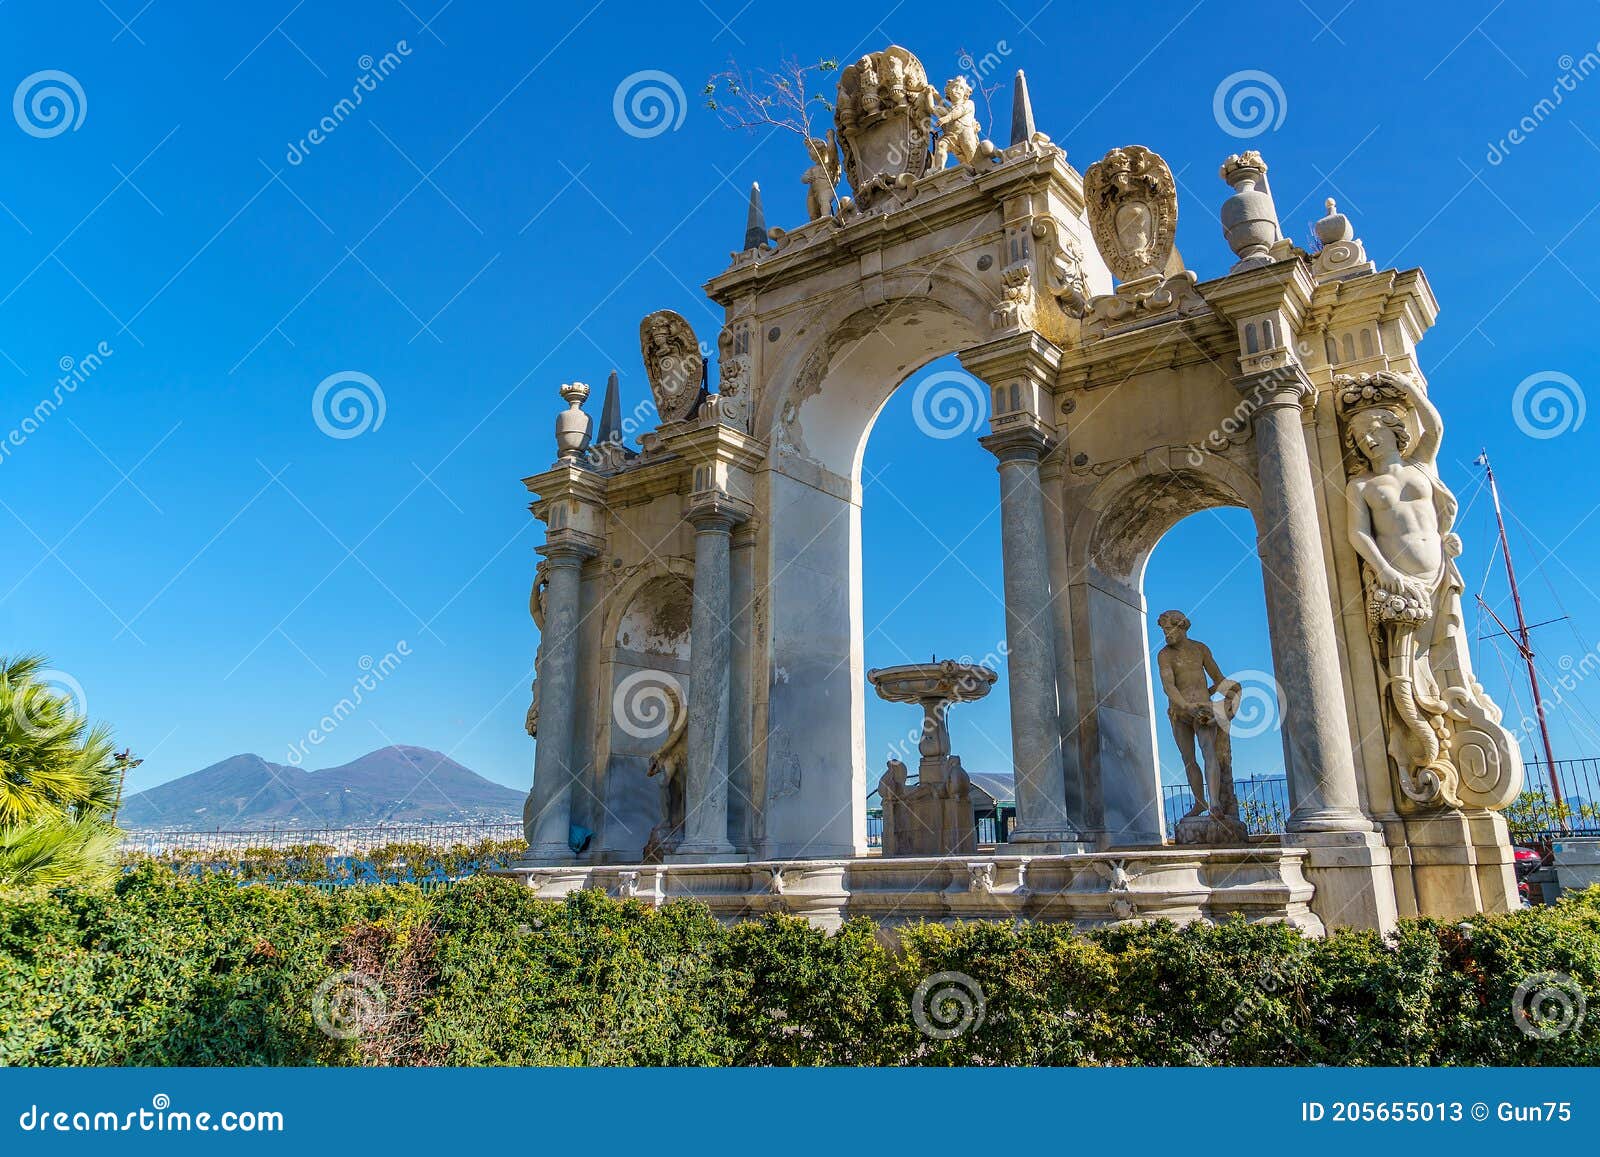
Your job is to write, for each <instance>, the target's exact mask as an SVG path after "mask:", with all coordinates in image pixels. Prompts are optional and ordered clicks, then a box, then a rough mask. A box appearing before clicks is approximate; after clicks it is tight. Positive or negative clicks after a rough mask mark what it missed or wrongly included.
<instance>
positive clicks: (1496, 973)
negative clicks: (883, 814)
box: [0, 867, 1600, 1065]
mask: <svg viewBox="0 0 1600 1157" xmlns="http://www.w3.org/2000/svg"><path fill="white" fill-rule="evenodd" d="M886 939H888V938H885V937H883V936H880V935H879V933H878V931H877V930H876V929H875V928H874V927H873V926H872V925H871V924H869V923H867V922H865V921H855V922H852V923H850V924H848V925H846V926H845V927H844V928H843V929H842V930H840V931H839V932H836V933H834V934H832V935H826V934H823V933H819V932H817V931H815V930H813V929H811V928H810V927H809V926H808V925H807V924H806V923H805V922H804V921H802V920H797V919H794V918H789V917H781V916H774V917H769V918H767V919H764V920H761V921H751V922H748V923H743V924H739V925H736V926H733V927H724V926H722V925H720V924H718V923H717V921H716V920H714V919H713V918H712V917H711V915H710V913H709V912H708V911H707V910H706V909H705V908H703V907H701V906H698V905H694V904H687V903H674V904H669V905H667V906H666V907H664V908H662V909H660V910H659V911H654V910H650V909H647V908H645V907H643V906H642V905H640V904H638V903H636V902H631V901H630V902H619V901H614V900H609V899H606V898H605V897H603V896H599V895H597V894H594V893H580V894H578V895H575V896H573V897H571V898H569V899H568V900H566V901H565V902H563V903H555V902H550V901H541V900H539V899H537V898H536V896H535V895H534V893H533V892H532V891H531V890H529V889H527V888H524V887H521V886H519V885H516V884H514V883H512V882H510V881H507V880H502V879H492V878H477V879H472V880H468V881H464V882H462V883H460V884H457V885H455V886H453V887H451V888H448V889H446V890H444V891H441V892H437V893H433V894H431V895H423V894H422V893H421V892H420V891H419V890H418V889H417V888H415V887H411V886H394V887H369V888H344V889H338V890H334V891H324V890H320V889H316V888H310V887H304V886H288V887H260V886H250V887H241V886H239V885H238V884H237V883H236V882H235V881H232V880H229V879H226V878H218V877H208V878H204V879H200V880H193V879H187V878H183V877H179V876H175V875H174V874H173V873H172V872H171V871H170V870H167V869H163V868H157V867H146V868H142V869H140V870H138V871H136V872H133V873H131V874H129V875H128V876H127V877H125V878H124V879H123V880H122V882H121V883H120V884H119V885H118V886H117V888H116V889H115V891H114V892H112V891H90V890H68V889H62V890H56V891H52V892H48V893H37V894H23V893H11V894H8V895H3V896H0V1062H3V1063H5V1064H11V1065H16V1064H104V1065H109V1064H117V1065H180V1064H181V1065H214V1064H225V1065H241V1064H265V1065H277V1064H375V1063H379V1064H381V1063H398V1064H458V1065H488V1064H535V1065H572V1064H587V1065H725V1064H726V1065H751V1064H762V1065H768V1064H771V1065H790V1064H801V1065H815V1064H836V1065H838V1064H843V1065H850V1064H865V1065H878V1064H895V1065H903V1064H930V1065H963V1064H980V1065H998V1064H1048V1065H1080V1064H1097V1065H1169V1064H1184V1065H1191V1064H1192V1065H1212V1064H1260V1065H1280V1064H1361V1065H1415V1064H1560V1065H1596V1064H1600V889H1593V890H1591V891H1590V892H1588V893H1584V894H1582V895H1577V896H1572V897H1569V898H1568V899H1566V900H1565V901H1563V902H1562V903H1561V904H1560V905H1557V906H1555V907H1552V908H1542V909H1531V910H1528V911H1523V912H1516V913H1512V914H1509V915H1504V916H1486V917H1478V918H1475V919H1473V920H1471V921H1469V922H1467V923H1465V924H1460V925H1456V924H1440V923H1436V922H1432V921H1407V922H1405V923H1403V924H1402V926H1401V928H1400V929H1399V931H1398V932H1397V933H1396V934H1395V935H1393V936H1391V937H1388V938H1382V937H1378V936H1375V935H1371V934H1368V933H1360V932H1338V933H1335V934H1333V935H1331V936H1329V937H1327V938H1326V939H1323V940H1308V939H1305V938H1303V937H1301V936H1299V935H1298V934H1296V933H1295V932H1293V931H1291V930H1288V929H1286V928H1283V927H1281V926H1272V925H1247V924H1244V923H1242V922H1234V923H1230V924H1225V925H1221V926H1212V925H1204V924H1197V925H1192V926H1189V927H1186V928H1178V927H1174V926H1173V925H1171V924H1167V923H1158V924H1151V925H1130V926H1124V927H1116V928H1107V929H1102V930H1099V931H1096V932H1093V933H1089V934H1087V935H1085V934H1077V933H1073V932H1072V931H1070V930H1068V929H1065V928H1062V927H1060V926H1057V925H1044V924H1022V925H1020V926H1012V925H1009V924H984V923H969V924H961V925H955V926H940V925H926V926H919V927H914V928H907V929H903V930H902V931H901V934H900V936H899V937H898V939H897V940H896V941H895V942H894V944H893V946H892V947H889V946H886V943H885V941H886ZM1543 974H1559V978H1552V977H1548V976H1544V975H1543ZM1530 977H1533V978H1535V980H1534V981H1533V982H1531V984H1529V985H1526V986H1525V987H1526V988H1530V989H1532V990H1533V991H1534V992H1535V994H1536V995H1535V997H1534V1002H1535V1004H1537V1005H1538V1008H1539V1011H1542V1012H1544V1013H1546V1014H1550V1013H1552V1012H1558V1011H1559V1010H1560V1008H1561V1006H1560V1004H1559V1003H1558V1001H1559V1000H1561V999H1564V1000H1566V1002H1567V1003H1568V1005H1570V1007H1571V1009H1572V1011H1573V1013H1574V1014H1576V1012H1577V1007H1578V1003H1579V1001H1580V1000H1581V1001H1582V1002H1585V1003H1586V1004H1587V1006H1588V1010H1587V1015H1584V1016H1582V1017H1581V1018H1578V1017H1576V1015H1574V1017H1573V1018H1572V1019H1574V1020H1576V1023H1575V1024H1573V1025H1572V1027H1570V1028H1568V1029H1567V1030H1566V1031H1564V1032H1561V1033H1559V1034H1556V1035H1553V1036H1551V1037H1549V1038H1548V1039H1545V1038H1542V1037H1539V1036H1537V1035H1530V1034H1529V1033H1527V1032H1524V1031H1523V1030H1522V1029H1521V1028H1519V1027H1518V1024H1517V1023H1516V1020H1515V1019H1514V1009H1513V1004H1514V1001H1515V1000H1516V998H1517V994H1518V987H1519V985H1524V982H1525V981H1528V979H1529V978H1530ZM1540 989H1543V990H1544V991H1545V997H1544V998H1543V1003H1542V1004H1540V1003H1539V999H1540V998H1538V996H1537V993H1538V991H1539V990H1540ZM980 991H981V994H982V1003H981V1008H980V1006H979V1005H978V1004H977V1003H976V994H977V993H979V992H980ZM352 992H353V993H354V994H355V996H356V997H358V998H364V999H365V1000H366V1001H367V1003H366V1004H362V1003H361V1000H359V999H358V1000H356V1001H355V1002H354V1003H353V1004H349V1003H346V1004H341V1003H340V994H341V993H345V994H349V993H352ZM963 997H965V998H966V1001H967V1003H965V1004H963V1003H962V998H963ZM330 1008H331V1009H333V1013H332V1015H331V1016H330V1014H329V1012H328V1010H329V1009H330ZM352 1009H353V1010H354V1011H353V1012H352V1011H351V1010H352ZM319 1010H320V1011H321V1016H320V1018H319ZM341 1010H343V1011H342V1012H341ZM980 1013H981V1015H980ZM341 1017H342V1019H341ZM319 1019H320V1021H321V1023H322V1024H324V1025H327V1026H328V1027H329V1028H330V1029H331V1030H332V1032H331V1033H330V1031H324V1029H323V1028H321V1027H319ZM352 1026H353V1027H355V1028H360V1029H361V1031H359V1032H354V1031H353V1028H352ZM957 1030H961V1031H957ZM346 1032H347V1033H348V1035H344V1034H345V1033H346Z"/></svg>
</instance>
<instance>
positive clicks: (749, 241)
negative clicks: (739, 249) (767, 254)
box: [744, 181, 767, 249]
mask: <svg viewBox="0 0 1600 1157" xmlns="http://www.w3.org/2000/svg"><path fill="white" fill-rule="evenodd" d="M766 245H767V217H766V214H765V213H763V212H762V211H761V183H760V182H759V181H751V182H750V212H749V213H748V214H746V216H745V219H744V247H745V248H746V249H765V248H766Z"/></svg>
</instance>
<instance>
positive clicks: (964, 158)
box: [933, 76, 995, 172]
mask: <svg viewBox="0 0 1600 1157" xmlns="http://www.w3.org/2000/svg"><path fill="white" fill-rule="evenodd" d="M944 97H945V102H944V103H942V104H937V103H936V104H935V106H934V114H933V115H934V127H935V128H937V129H938V130H939V142H938V144H936V145H935V146H934V150H933V168H934V171H935V172H938V171H939V170H940V169H942V168H944V167H945V165H946V164H948V163H949V158H950V156H951V154H954V155H955V158H956V160H957V161H959V162H960V163H961V164H963V165H967V166H969V167H976V166H977V164H978V160H979V158H981V157H992V156H994V151H995V150H994V143H993V142H991V141H986V140H983V139H982V138H981V137H980V136H979V135H978V133H979V130H978V110H977V106H976V105H974V104H973V103H972V86H971V85H970V84H968V83H967V78H966V77H964V76H958V77H955V78H954V79H952V80H951V81H950V82H949V83H948V84H946V85H945V86H944Z"/></svg>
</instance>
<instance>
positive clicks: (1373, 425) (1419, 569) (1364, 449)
mask: <svg viewBox="0 0 1600 1157" xmlns="http://www.w3.org/2000/svg"><path fill="white" fill-rule="evenodd" d="M1334 386H1335V389H1336V391H1337V397H1338V406H1339V411H1340V414H1341V415H1342V417H1343V418H1344V422H1345V431H1346V433H1345V441H1346V444H1347V445H1348V446H1349V448H1350V449H1351V450H1352V451H1353V452H1354V455H1353V460H1352V471H1353V472H1352V475H1351V477H1350V479H1349V481H1348V483H1347V484H1346V487H1345V499H1346V510H1347V518H1348V521H1349V535H1350V545H1351V546H1353V547H1354V548H1355V550H1356V553H1357V554H1359V555H1360V556H1361V562H1362V567H1361V570H1362V580H1363V588H1364V591H1365V595H1366V609H1367V625H1368V630H1369V633H1370V635H1371V637H1372V642H1373V647H1374V649H1375V651H1376V653H1377V655H1378V659H1379V667H1380V671H1381V678H1382V681H1383V692H1384V695H1383V698H1384V711H1385V715H1386V717H1387V722H1388V734H1389V754H1390V756H1391V757H1392V758H1393V760H1394V763H1395V765H1396V768H1397V770H1398V773H1399V781H1400V788H1401V791H1402V792H1403V793H1404V795H1405V797H1406V798H1407V799H1409V800H1410V801H1411V802H1412V803H1414V804H1417V805H1420V806H1423V807H1462V806H1467V807H1484V808H1501V807H1504V806H1505V805H1506V804H1507V803H1509V802H1510V801H1511V800H1513V799H1515V798H1516V795H1517V792H1518V791H1519V790H1521V784H1522V760H1521V755H1520V753H1519V752H1518V750H1517V746H1516V743H1515V741H1514V740H1513V739H1512V738H1511V736H1510V734H1509V733H1508V732H1507V731H1506V730H1505V729H1504V728H1503V727H1501V726H1500V709H1499V707H1497V706H1496V705H1495V704H1494V703H1493V701H1491V700H1490V699H1489V697H1488V695H1486V694H1485V693H1484V690H1483V687H1482V685H1481V684H1479V682H1478V681H1477V679H1476V678H1475V677H1474V676H1473V673H1472V662H1471V658H1470V656H1469V655H1468V653H1467V643H1466V636H1465V629H1464V622H1463V619H1462V615H1461V592H1462V590H1463V584H1462V581H1461V572H1460V571H1459V570H1458V569H1457V567H1456V564H1455V559H1456V556H1457V555H1459V554H1460V553H1461V540H1460V539H1459V538H1458V537H1457V536H1456V535H1455V534H1454V532H1453V531H1452V529H1451V528H1452V526H1453V525H1454V523H1455V516H1456V506H1457V503H1456V498H1455V495H1454V494H1452V493H1451V492H1450V490H1449V488H1448V487H1446V486H1445V484H1444V483H1443V482H1442V481H1441V480H1440V478H1439V473H1438V466H1437V459H1438V454H1439V442H1440V438H1441V435H1442V433H1443V428H1442V427H1443V423H1442V422H1441V420H1440V417H1439V411H1438V410H1436V409H1434V407H1433V404H1432V403H1431V402H1429V401H1428V398H1427V395H1426V394H1425V393H1424V392H1423V390H1422V388H1421V386H1420V385H1418V383H1417V382H1416V381H1415V380H1414V379H1413V378H1411V377H1409V376H1407V375H1405V374H1398V373H1392V372H1389V371H1387V370H1382V371H1379V372H1377V373H1372V374H1361V375H1359V376H1351V375H1342V376H1340V377H1338V378H1336V379H1335V380H1334ZM1413 423H1415V428H1413Z"/></svg>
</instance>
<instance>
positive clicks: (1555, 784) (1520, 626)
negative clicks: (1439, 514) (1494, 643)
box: [1478, 450, 1567, 829]
mask: <svg viewBox="0 0 1600 1157" xmlns="http://www.w3.org/2000/svg"><path fill="white" fill-rule="evenodd" d="M1478 461H1480V462H1482V463H1483V470H1484V473H1485V474H1486V475H1487V476H1488V479H1489V497H1490V498H1491V499H1492V500H1493V501H1494V521H1495V525H1496V526H1498V527H1499V528H1500V555H1501V557H1502V558H1504V559H1505V560H1506V581H1507V582H1508V583H1510V585H1511V605H1512V607H1514V608H1515V609H1516V612H1517V649H1518V650H1519V651H1521V652H1522V661H1523V662H1524V663H1526V664H1527V665H1528V687H1529V689H1530V690H1531V691H1532V692H1533V714H1534V717H1535V718H1537V719H1538V720H1539V738H1540V739H1541V740H1543V741H1544V766H1545V771H1546V772H1548V773H1549V776H1550V796H1551V798H1552V799H1553V800H1554V801H1555V806H1556V814H1557V815H1560V813H1561V809H1562V800H1561V782H1560V780H1559V779H1557V777H1556V756H1555V749H1554V748H1553V747H1552V746H1551V744H1550V724H1549V721H1548V720H1546V719H1545V714H1544V696H1543V695H1542V694H1541V693H1540V690H1539V672H1538V669H1537V668H1535V667H1534V665H1533V646H1532V644H1531V643H1530V642H1529V640H1528V620H1527V617H1526V616H1525V615H1524V614H1523V613H1522V592H1521V591H1520V590H1518V588H1517V568H1516V566H1515V565H1514V564H1513V563H1512V561H1511V543H1510V542H1509V541H1508V540H1507V539H1506V520H1505V516H1504V515H1503V514H1502V513H1501V512H1500V487H1499V486H1498V485H1496V483H1495V480H1494V467H1493V466H1491V465H1489V452H1488V451H1487V450H1485V451H1484V452H1483V453H1482V454H1480V455H1479V456H1478ZM1560 826H1561V827H1562V828H1563V829H1564V828H1565V827H1566V826H1567V825H1566V821H1565V820H1562V821H1561V825H1560Z"/></svg>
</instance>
